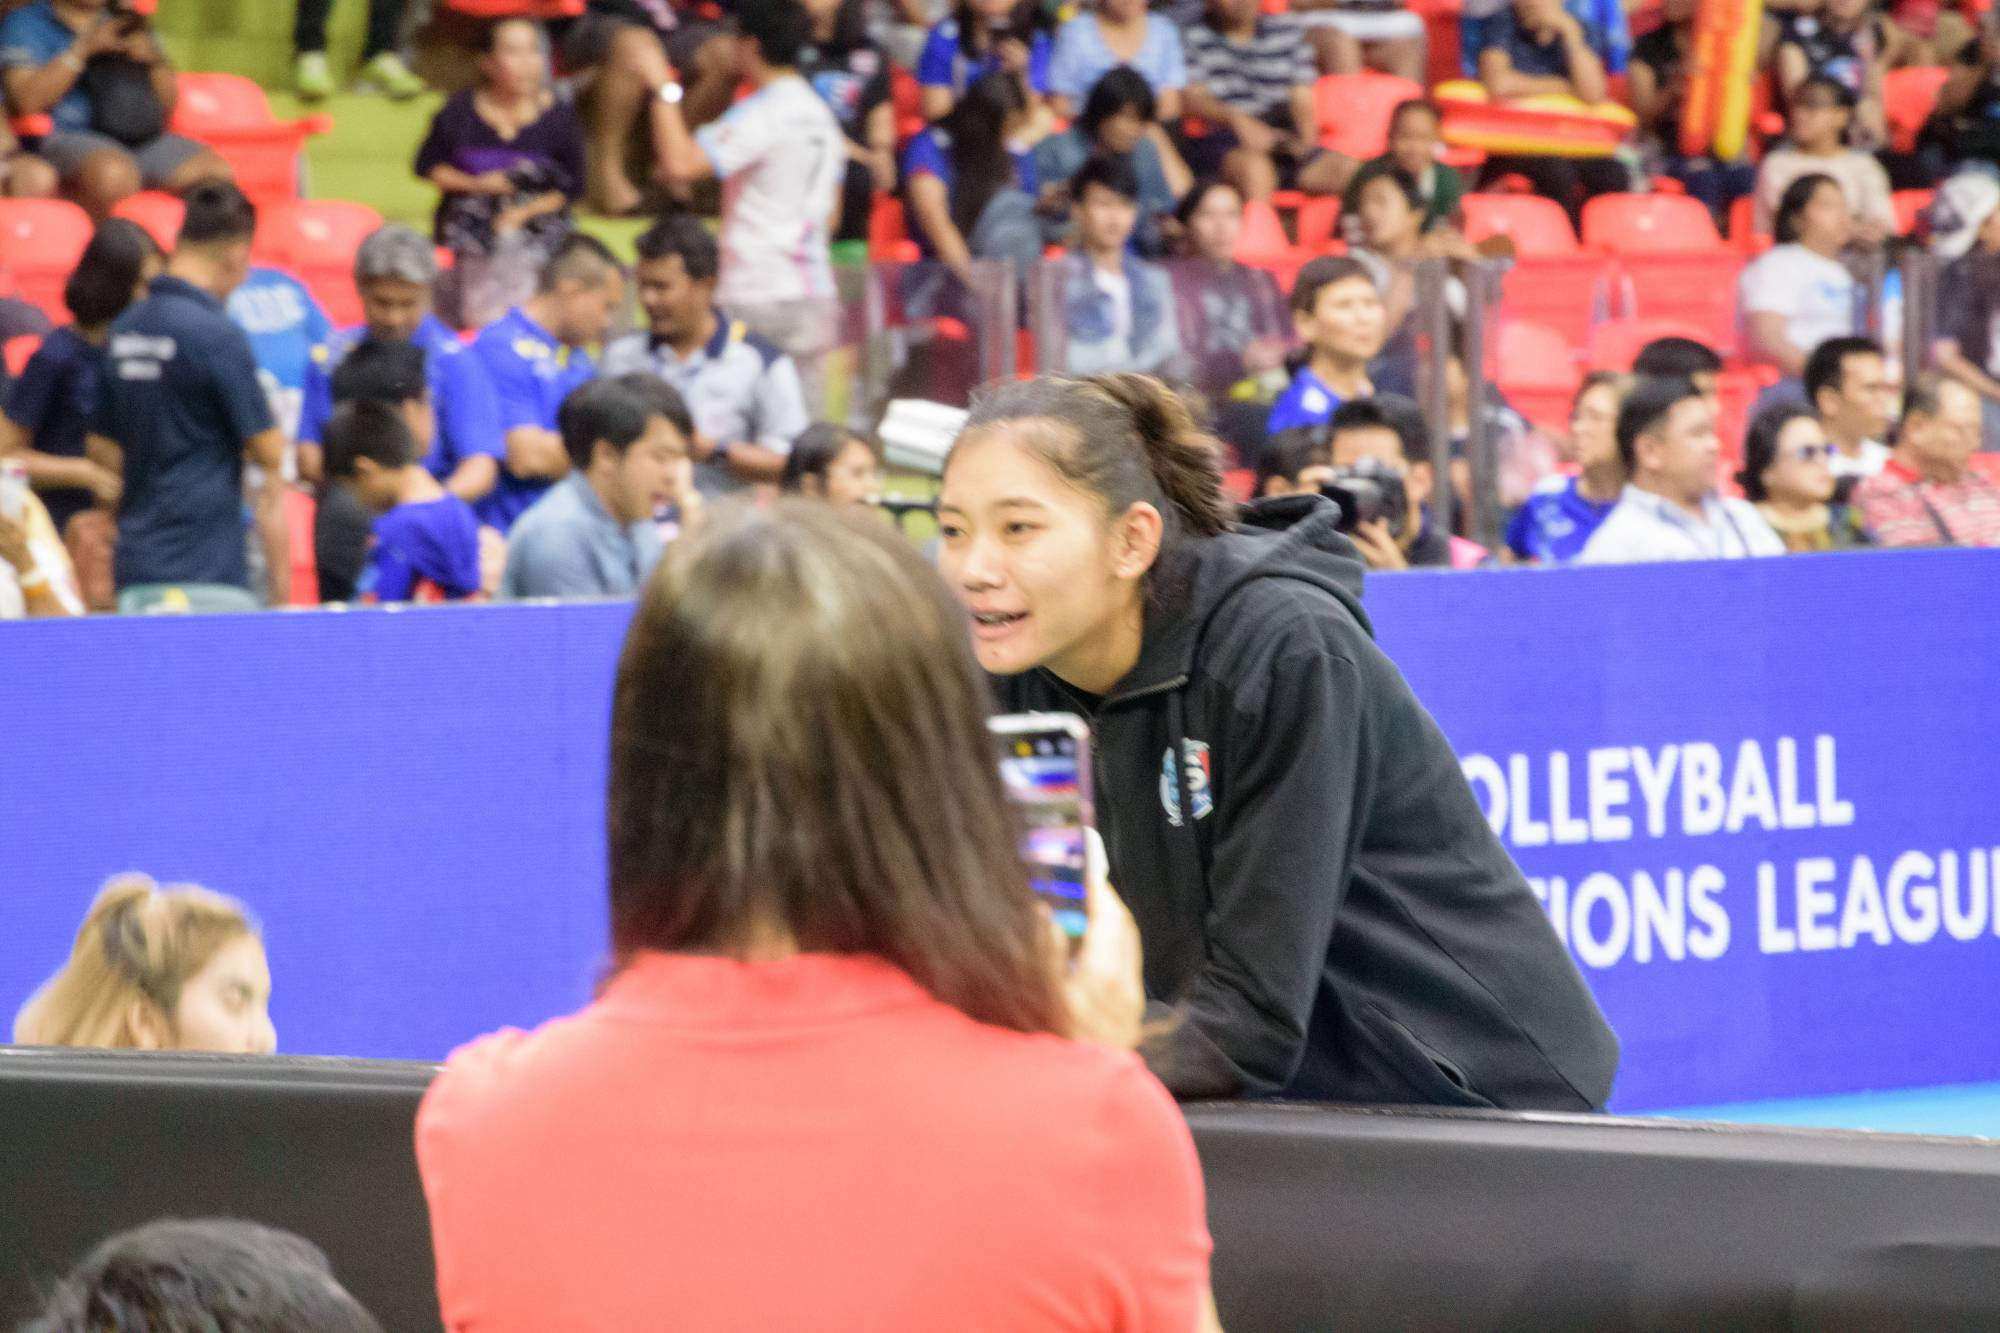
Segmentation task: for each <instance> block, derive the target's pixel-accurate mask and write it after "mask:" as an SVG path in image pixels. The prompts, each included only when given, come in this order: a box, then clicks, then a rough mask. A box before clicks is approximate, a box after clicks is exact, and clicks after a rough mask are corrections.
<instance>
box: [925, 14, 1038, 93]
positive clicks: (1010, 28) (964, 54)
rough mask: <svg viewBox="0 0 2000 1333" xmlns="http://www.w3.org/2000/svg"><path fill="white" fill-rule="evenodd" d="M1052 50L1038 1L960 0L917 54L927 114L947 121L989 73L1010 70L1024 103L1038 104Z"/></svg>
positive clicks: (1010, 75) (1004, 72) (1005, 73)
mask: <svg viewBox="0 0 2000 1333" xmlns="http://www.w3.org/2000/svg"><path fill="white" fill-rule="evenodd" d="M1049 50H1050V43H1049V35H1048V33H1047V32H1046V31H1044V30H1043V29H1042V27H1041V25H1040V8H1039V6H1037V5H1036V4H1035V3H1034V0H959V2H958V4H957V5H956V6H955V7H953V9H952V12H951V16H950V17H949V18H946V19H944V20H942V21H941V22H939V23H938V24H937V26H936V27H934V28H932V29H931V32H930V37H929V38H928V39H927V40H926V41H925V42H924V50H923V54H922V55H921V56H919V57H918V58H917V83H918V85H919V86H921V87H922V89H923V107H924V119H925V120H928V121H931V122H933V123H935V122H937V121H940V120H943V119H944V118H945V116H946V115H948V114H949V113H950V111H951V109H952V107H953V106H954V105H956V104H957V102H958V99H959V98H960V97H962V96H964V94H965V92H966V90H967V89H969V88H971V87H972V85H973V84H975V83H977V82H978V81H979V80H980V79H982V78H984V77H986V76H987V75H988V74H1004V75H1006V76H1007V77H1008V78H1009V79H1011V80H1012V81H1013V82H1014V83H1015V85H1016V86H1017V87H1019V88H1020V90H1021V97H1022V101H1023V103H1024V104H1027V105H1031V106H1039V105H1040V104H1041V101H1042V99H1043V98H1045V97H1047V96H1048V92H1049Z"/></svg>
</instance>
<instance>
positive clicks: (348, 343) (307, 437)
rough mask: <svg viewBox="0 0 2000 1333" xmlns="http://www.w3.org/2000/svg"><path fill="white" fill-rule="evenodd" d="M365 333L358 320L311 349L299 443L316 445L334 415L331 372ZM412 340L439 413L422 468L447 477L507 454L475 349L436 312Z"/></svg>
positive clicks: (427, 317) (497, 409) (497, 410)
mask: <svg viewBox="0 0 2000 1333" xmlns="http://www.w3.org/2000/svg"><path fill="white" fill-rule="evenodd" d="M367 336H368V329H367V327H366V326H365V325H359V324H357V325H356V326H354V327H353V328H351V329H342V330H341V331H340V332H338V333H336V334H334V335H332V336H331V337H329V338H328V339H327V340H326V342H325V344H323V345H322V346H320V347H318V348H315V349H314V350H313V362H312V365H311V367H310V368H308V370H307V371H306V389H305V403H304V405H303V408H302V410H301V412H300V416H299V442H300V443H301V444H318V443H319V442H320V440H321V439H322V438H323V437H324V436H325V434H326V423H327V420H328V418H330V417H331V416H332V415H333V373H334V372H335V371H336V370H339V369H340V363H341V362H343V361H345V360H346V359H347V354H348V353H349V352H351V351H353V350H354V349H355V348H356V347H358V346H359V345H360V344H361V342H362V340H363V339H365V338H366V337H367ZM410 341H411V342H412V343H415V344H416V345H417V346H418V347H420V348H422V349H423V352H424V379H425V381H426V382H427V383H428V384H429V386H430V391H431V407H432V408H433V409H434V410H435V411H436V413H437V439H436V440H434V441H433V442H432V444H431V451H430V453H429V454H428V455H426V456H425V457H424V458H423V460H422V461H423V465H424V470H425V471H427V472H429V473H430V474H431V475H432V476H433V477H436V478H437V479H438V480H439V481H446V480H449V479H450V477H451V474H452V473H453V472H455V471H457V470H458V465H459V464H460V463H463V462H464V461H465V460H466V459H468V458H471V457H474V456H476V455H479V454H485V455H488V456H490V457H493V458H505V457H506V454H507V444H506V439H505V433H504V432H503V431H502V430H501V429H500V405H499V403H498V402H496V401H495V399H494V397H493V385H492V383H491V382H490V381H488V379H487V378H486V367H485V366H484V365H483V364H482V363H481V361H480V359H479V358H478V357H477V356H475V355H473V352H472V349H471V348H469V347H467V346H466V345H465V344H464V343H462V342H460V341H459V340H458V335H457V334H455V333H453V332H452V331H451V330H450V329H449V328H447V327H446V326H445V323H444V321H443V320H441V319H439V318H438V317H437V316H436V315H425V316H424V320H423V323H421V324H419V325H417V331H416V332H415V333H414V334H412V335H411V337H410Z"/></svg>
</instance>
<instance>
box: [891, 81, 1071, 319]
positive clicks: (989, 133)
mask: <svg viewBox="0 0 2000 1333" xmlns="http://www.w3.org/2000/svg"><path fill="white" fill-rule="evenodd" d="M1027 119H1028V104H1027V102H1026V100H1025V99H1024V98H1023V97H1022V95H1021V89H1020V85H1019V84H1018V83H1017V82H1016V81H1015V80H1013V79H1010V78H1008V77H1007V76H1006V75H1004V74H988V75H986V76H985V77H983V78H981V79H980V80H979V81H978V82H976V83H974V84H973V85H972V86H971V87H970V88H968V89H966V91H965V96H963V97H961V98H960V99H959V100H958V102H957V104H956V105H955V106H953V107H952V109H951V111H950V112H949V113H948V114H947V115H946V116H945V117H944V118H943V119H942V120H940V121H939V122H938V123H937V124H936V125H933V126H931V127H930V128H929V129H927V130H924V131H923V132H922V133H920V134H918V135H917V136H916V137H915V138H913V139H911V140H910V145H909V147H908V148H906V149H904V150H903V196H904V198H905V199H906V200H907V201H908V205H909V207H908V217H909V231H910V239H911V240H913V241H915V242H916V243H917V250H918V252H919V253H920V254H922V255H923V257H924V258H925V259H932V260H936V261H937V262H939V263H941V264H943V265H944V266H945V267H946V268H948V269H950V270H951V271H952V272H953V273H954V274H956V275H957V276H958V278H959V279H960V280H961V281H964V282H970V281H971V279H972V270H971V267H970V265H971V262H972V261H973V260H974V259H1011V260H1014V261H1015V262H1016V263H1017V264H1022V265H1028V264H1033V263H1034V262H1035V261H1036V260H1037V259H1038V258H1039V257H1040V254H1041V235H1040V229H1039V227H1038V226H1037V224H1036V221H1035V211H1034V210H1035V204H1034V195H1035V193H1036V190H1035V183H1036V176H1035V159H1034V157H1033V156H1032V155H1030V154H1028V153H1023V152H1020V151H1018V150H1016V149H1015V148H1014V147H1013V144H1014V142H1015V137H1016V136H1017V135H1018V134H1019V133H1020V131H1021V130H1022V128H1023V127H1024V126H1025V125H1026V124H1027ZM907 297H908V293H906V299H907ZM923 304H924V303H923V302H921V301H920V302H919V305H920V306H923ZM921 313H923V314H929V313H931V311H930V310H929V309H928V308H924V309H923V310H922V312H921Z"/></svg>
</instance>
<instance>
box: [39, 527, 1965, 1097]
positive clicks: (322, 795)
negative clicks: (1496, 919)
mask: <svg viewBox="0 0 2000 1333" xmlns="http://www.w3.org/2000/svg"><path fill="white" fill-rule="evenodd" d="M1367 604H1368V606H1369V608H1370V611H1371V614H1372V615H1373V616H1374V618H1375V622H1376V627H1377V632H1378V634H1379V635H1380V638H1381V641H1382V643H1383V645H1384V647H1385V648H1386V649H1387V650H1388V651H1389V653H1390V654H1391V655H1392V656H1393V657H1394V658H1395V659H1396V660H1397V661H1398V662H1399V663H1400V664H1401V665H1402V668H1403V670H1404V672H1405V673H1406V674H1407V675H1408V677H1409V679H1410V681H1411V682H1412V684H1413V685H1414V686H1415V688H1416V691H1417V693H1418V695H1419V696H1420V697H1421V698H1422V699H1423V700H1424V701H1425V703H1426V704H1428V705H1429V707H1430V708H1431V710H1432V712H1433V713H1435V714H1436V716H1437V719H1438V721H1439V723H1440V724H1441V725H1442V726H1443V728H1444V730H1445V734H1446V735H1448V736H1449V737H1450V738H1451V740H1452V743H1453V744H1454V746H1455V747H1456V748H1457V750H1458V752H1459V754H1460V756H1461V758H1462V760H1463V763H1464V767H1465V770H1466V773H1467V776H1468V778H1469V779H1470V780H1471V782H1472V785H1473V789H1474V791H1475V792H1476V793H1477V794H1478V796H1479V799H1480V800H1481V802H1482V804H1483V805H1484V807H1485V809H1486V810H1487V812H1488V816H1489V818H1490V819H1492V820H1493V821H1494V823H1495V824H1496V826H1497V827H1499V828H1500V830H1501V832H1502V835H1503V837H1505V839H1506V841H1507V843H1508V845H1509V847H1510V848H1511V849H1512V850H1513V851H1514V853H1515V855H1516V856H1517V857H1518V859H1519V860H1520V863H1521V865H1522V867H1523V868H1524V869H1525V870H1526V871H1527V873H1528V875H1529V876H1530V878H1531V879H1532V880H1533V882H1534V884H1535V886H1536V890H1537V892H1538V893H1539V894H1541V895H1542V897H1543V901H1544V902H1545V904H1546V905H1547V906H1548V908H1549V911H1550V914H1551V916H1552V918H1553V919H1555V920H1556V922H1557V924H1558V929H1559V930H1560V931H1561V932H1562V934H1563V936H1564V938H1565V939H1566V941H1567V942H1568V943H1569V945H1570V947H1571V949H1572V950H1573V951H1574V952H1575V953H1576V955H1577V956H1578V958H1579V960H1580V962H1581V963H1582V964H1583V967H1584V971H1585V975H1586V976H1587V977H1588V978H1589V980H1590V983H1591V986H1592V988H1593V989H1594V990H1595V992H1596V993H1597V995H1598V997H1599V999H1600V1001H1601V1002H1602V1003H1603V1005H1604V1008H1605V1011H1606V1012H1607V1013H1608V1014H1609V1016H1610V1018H1611V1021H1612V1024H1613V1025H1614V1026H1615V1027H1616V1028H1617V1030H1618V1032H1619V1035H1620V1036H1621V1038H1622V1039H1623V1041H1624V1048H1625V1058H1624V1065H1623V1068H1622V1070H1621V1073H1620V1077H1619V1082H1618V1088H1617V1092H1616V1095H1615V1097H1614V1101H1613V1105H1614V1106H1615V1107H1617V1108H1618V1109H1621V1110H1627V1111H1634V1110H1646V1109H1654V1108H1660V1107H1668V1106H1675V1105H1689V1104H1695V1103H1704V1102H1722V1101H1734V1100H1743V1099H1750V1098H1764V1097H1787V1096H1810V1095H1817V1094H1823V1093H1833V1092H1842V1091H1853V1090H1863V1089H1884V1088H1898V1087H1910V1086H1918V1085H1925V1084H1938V1083H1958V1082H1971V1081H1977V1080H1984V1079H1994V1078H2000V1027H1996V1025H1995V1024H1994V1023H1993V1022H1992V1021H1991V1015H1992V1014H1993V1013H1994V1012H1996V1011H2000V911H1996V910H1995V908H1996V905H2000V904H1996V899H2000V553H1995V552H1956V551H1938V552H1912V553H1900V554H1895V555H1886V554H1879V553H1876V554H1859V555H1849V556H1824V557H1816V558H1798V559H1787V560H1764V561H1746V562H1740V563H1734V564H1700V565H1684V566H1653V567H1641V568H1628V569H1602V570H1562V571H1509V572H1491V573H1471V574H1450V575H1444V574H1410V575H1402V576H1397V577H1394V578H1380V579H1374V580H1372V581H1371V582H1370V585H1369V588H1368V594H1367ZM628 615H629V608H628V607H626V606H623V605H583V606H567V607H539V606H524V607H505V606H502V607H481V608H467V609H451V608H440V609H425V610H413V611H376V612H352V613H345V614H342V613H332V612H328V613H309V614H270V615H261V616H244V617H216V618H192V619H178V618H157V619H125V620H117V619H97V620H89V621H83V622H73V623H52V622H44V623H39V624H23V625H7V626H0V697H4V698H5V700H6V701H7V714H8V721H7V726H6V736H7V744H6V745H5V747H4V749H3V750H0V797H4V799H0V847H4V849H5V851H4V861H0V866H4V887H0V894H4V896H0V941H4V947H0V1017H8V1016H11V1013H12V1011H13V1009H14V1008H15V1007H16V1006H18V1005H19V1004H20V1002H21V1001H22V1000H23V999H25V998H26V996H27V995H28V994H29V992H30V991H31V990H32V989H33V988H34V986H35V985H36V984H37V983H38V982H39V981H40V980H41V979H42V978H43V977H45V976H46V975H47V974H48V973H49V972H50V971H51V970H53V969H54V968H55V967H56V966H57V965H58V964H59V963H60V961H61V959H62V957H63V956H64V954H65V952H66V950H67V947H68V943H69V940H70V938H71V936H72V934H73V933H74V931H75V928H76V925H77V923H78V922H79V920H80V919H81V917H82V913H83V907H84V905H85V903H86V902H87V901H88V900H89V898H90V895H91V894H92V893H93V892H94V890H95V888H96V886H97V885H98V884H99V883H100V882H101V881H102V880H103V879H104V878H106V877H107V876H109V875H111V874H113V873H115V872H118V871H121V870H129V869H143V870H145V871H147V872H148V873H151V874H153V875H155V876H157V877H158V878H160V879H162V880H187V881H196V882H200V883H204V884H208V885H210V886H212V887H214V888H217V889H220V890H223V891H225V892H229V893H233V894H236V895H238V896H240V897H242V898H244V899H245V900H246V901H248V902H249V903H250V904H251V905H252V906H253V907H254V908H255V909H256V911H257V912H258V913H259V915H260V916H261V918H262V919H263V922H264V926H265V931H266V938H267V941H268V944H269V948H270V953H271V958H272V967H273V971H274V974H275V979H276V991H275V996H274V999H273V1002H272V1012H273V1016H274V1018H275V1019H276V1022H277V1025H278V1033H279V1042H280V1046H281V1048H282V1049H284V1050H287V1051H293V1052H302V1053H341V1054H350V1055H366V1056H387V1057H414V1058H436V1057H438V1056H441V1055H443V1054H444V1053H445V1052H446V1051H447V1050H449V1049H450V1047H451V1046H453V1045H454V1044H456V1043H458V1042H460V1041H463V1040H465V1039H467V1038H469V1037H471V1036H473V1035H475V1034H477V1033H479V1032H482V1031H485V1030H487V1029H490V1028H494V1027H498V1026H501V1025H504V1024H517V1025H526V1024H532V1023H535V1022H538V1021H540V1020H542V1019H544V1018H547V1017H549V1016H551V1015H554V1014H557V1013H560V1012H563V1011H565V1010H568V1009H571V1008H574V1007H575V1006H577V1005H579V1004H581V1003H583V1002H584V1001H585V1000H586V999H587V998H588V996H589V994H590V992H591V989H592V987H593V985H594V984H595V982H596V980H597V978H598V976H599V975H600V974H601V971H602V967H603V958H604V911H603V832H602V829H601V827H600V824H601V820H602V809H603V806H602V801H603V793H602V787H603V779H604V767H605V740H606V735H605V733H606V722H607V717H608V713H609V699H610V683H611V676H612V671H613V667H614V664H615V661H616V653H617V649H618V644H619V639H620V635H621V634H622V632H623V629H624V625H625V621H626V619H627V616H628Z"/></svg>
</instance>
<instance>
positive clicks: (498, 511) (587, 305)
mask: <svg viewBox="0 0 2000 1333" xmlns="http://www.w3.org/2000/svg"><path fill="white" fill-rule="evenodd" d="M624 297H625V270H624V269H623V268H622V267H620V265H619V263H618V260H617V258H616V257H615V256H613V255H612V253H611V252H610V251H609V250H607V249H605V248H604V245H603V243H602V242H600V241H597V240H595V239H593V238H591V237H589V236H585V235H583V234H582V233H580V232H579V233H577V234H575V235H573V236H571V237H570V238H569V239H568V240H566V241H564V242H563V243H562V247H561V248H560V249H558V250H557V251H556V253H555V256H554V257H553V258H551V259H550V260H549V262H548V264H547V265H546V266H545V267H544V268H543V269H542V275H541V281H540V282H539V283H538V284H537V288H536V292H535V294H534V295H533V296H531V297H529V298H528V299H527V300H526V301H524V302H522V303H521V304H520V305H517V306H515V307H514V308H513V309H512V310H509V311H508V312H507V313H506V314H505V315H503V316H501V317H500V318H499V319H497V320H495V321H493V323H491V324H489V325H487V326H486V327H485V328H484V329H481V330H480V332H479V336H478V338H476V339H474V340H473V344H472V350H473V352H474V353H475V354H477V355H478V357H479V360H480V364H481V365H483V366H484V367H485V368H486V375H487V378H488V379H490V380H491V381H492V382H493V392H494V396H495V398H496V399H497V401H498V403H499V406H500V429H501V431H502V432H503V438H504V440H505V441H506V452H505V454H504V455H503V459H504V461H503V462H502V464H501V468H500V480H499V483H498V484H497V485H495V486H494V488H493V493H492V494H490V495H488V496H487V497H486V498H485V499H484V500H482V501H481V502H480V503H479V505H478V512H479V521H480V522H482V523H484V524H487V525H488V526H490V527H494V528H498V529H499V530H500V531H501V532H503V533H504V532H506V531H507V530H508V529H509V528H511V527H513V526H514V520H515V519H517V518H519V517H520V516H521V514H522V513H523V512H524V511H525V510H526V509H527V508H528V506H530V505H532V504H534V502H535V501H537V500H539V499H541V497H542V494H543V493H544V492H545V491H547V490H548V488H549V485H550V483H551V482H553V481H555V480H556V479H557V478H559V477H562V476H564V475H566V474H567V473H568V472H569V466H570V464H569V454H568V453H567V452H566V451H565V450H564V449H563V442H562V435H561V433H560V432H559V431H558V429H557V425H556V415H557V413H558V412H559V411H560V410H561V408H562V402H563V399H564V398H566V397H568V396H569V392H570V390H571V389H574V388H576V386H577V385H579V384H582V383H583V382H584V381H585V380H588V379H590V378H592V377H593V376H595V375H596V374H597V365H596V363H595V362H594V361H592V360H591V356H590V351H589V349H590V348H591V347H593V346H596V345H597V344H600V343H602V342H603V341H604V339H605V336H606V335H607V334H609V333H610V332H611V316H612V312H613V311H615V310H616V309H617V308H618V304H619V302H620V301H622V300H623V299H624Z"/></svg>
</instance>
